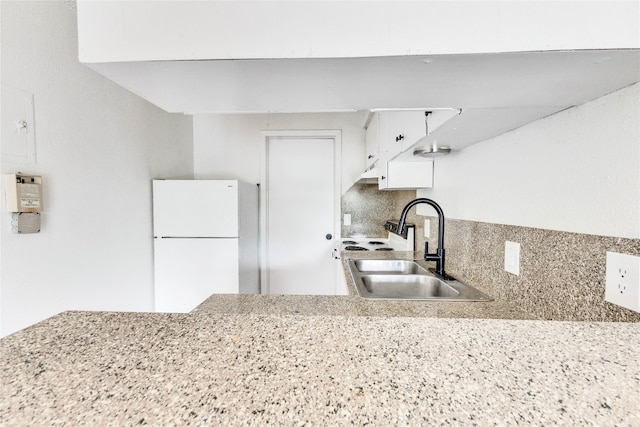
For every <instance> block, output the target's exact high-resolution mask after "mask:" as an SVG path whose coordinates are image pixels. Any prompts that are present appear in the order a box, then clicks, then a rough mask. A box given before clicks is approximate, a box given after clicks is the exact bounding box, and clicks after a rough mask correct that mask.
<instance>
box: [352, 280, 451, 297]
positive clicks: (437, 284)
mask: <svg viewBox="0 0 640 427" xmlns="http://www.w3.org/2000/svg"><path fill="white" fill-rule="evenodd" d="M362 282H363V284H364V287H365V288H366V290H367V291H368V292H369V293H370V294H372V295H375V296H377V297H378V298H407V299H419V298H456V297H457V296H458V295H460V292H458V291H456V290H455V289H453V288H452V287H451V286H449V285H447V284H446V283H445V282H443V281H442V280H440V279H437V278H435V277H432V276H426V275H415V274H411V275H400V276H392V275H382V274H373V275H366V276H362Z"/></svg>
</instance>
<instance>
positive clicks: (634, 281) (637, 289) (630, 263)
mask: <svg viewBox="0 0 640 427" xmlns="http://www.w3.org/2000/svg"><path fill="white" fill-rule="evenodd" d="M604 300H605V301H607V302H610V303H612V304H616V305H619V306H621V307H624V308H628V309H629V310H633V311H637V312H640V257H637V256H633V255H627V254H619V253H616V252H607V272H606V288H605V292H604Z"/></svg>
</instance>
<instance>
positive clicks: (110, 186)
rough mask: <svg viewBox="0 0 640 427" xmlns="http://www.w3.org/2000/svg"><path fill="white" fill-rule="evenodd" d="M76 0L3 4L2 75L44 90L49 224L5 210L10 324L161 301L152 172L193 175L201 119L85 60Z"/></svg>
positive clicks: (41, 107)
mask: <svg viewBox="0 0 640 427" xmlns="http://www.w3.org/2000/svg"><path fill="white" fill-rule="evenodd" d="M70 5H72V3H71V2H48V1H43V2H6V1H3V2H1V8H2V13H1V19H2V57H1V59H2V83H3V84H6V85H10V86H14V87H18V88H21V89H23V90H26V91H28V92H32V93H34V94H35V121H36V124H35V128H36V147H37V163H36V164H30V163H25V164H15V163H13V164H12V163H8V162H6V161H3V162H2V173H3V174H5V173H12V172H16V171H21V172H23V173H30V174H36V175H42V176H43V181H44V201H45V210H44V212H43V214H42V216H43V220H42V232H41V233H39V234H31V235H17V234H12V233H11V232H10V231H8V230H9V214H7V213H5V212H4V202H3V209H2V210H3V213H2V224H0V225H1V227H2V235H1V239H2V240H1V243H2V251H1V252H2V272H1V283H0V285H1V286H0V295H1V298H0V303H1V306H0V308H1V310H0V319H1V325H0V327H1V331H0V332H1V334H2V335H6V334H8V333H11V332H13V331H16V330H18V329H21V328H23V327H25V326H28V325H29V324H32V323H34V322H36V321H39V320H42V319H44V318H46V317H49V316H51V315H54V314H56V313H58V312H60V311H63V310H71V309H82V310H133V311H138V310H140V311H148V310H151V309H152V301H153V299H152V297H153V293H152V292H153V287H152V283H153V282H152V273H153V266H152V238H151V235H152V234H151V233H152V228H151V179H152V178H162V177H191V176H192V173H193V148H192V144H191V142H192V121H191V118H189V117H185V116H182V115H170V114H167V113H165V112H163V111H162V110H160V109H158V108H156V107H154V106H152V105H151V104H149V103H147V102H146V101H144V100H142V99H141V98H138V97H136V96H135V95H133V94H131V93H130V92H128V91H126V90H125V89H123V88H121V87H119V86H117V85H115V84H113V83H112V82H111V81H109V80H107V79H105V78H103V77H102V76H100V75H98V74H96V73H95V72H93V71H91V70H89V69H88V68H86V67H84V66H82V65H80V64H79V63H78V60H77V32H76V17H75V12H74V11H73V10H72V8H71V7H70Z"/></svg>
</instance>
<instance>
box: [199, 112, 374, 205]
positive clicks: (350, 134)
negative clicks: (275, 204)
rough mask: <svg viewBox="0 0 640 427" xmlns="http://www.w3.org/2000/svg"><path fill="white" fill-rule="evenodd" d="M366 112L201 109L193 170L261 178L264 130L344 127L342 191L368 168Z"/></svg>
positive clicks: (215, 175)
mask: <svg viewBox="0 0 640 427" xmlns="http://www.w3.org/2000/svg"><path fill="white" fill-rule="evenodd" d="M363 124H364V116H363V115H362V114H360V113H326V114H238V115H223V114H202V115H196V116H194V118H193V139H194V158H195V160H194V174H195V176H196V178H199V179H220V178H225V179H240V180H243V181H247V182H251V183H254V182H255V183H259V182H260V170H261V167H262V165H261V156H262V152H261V150H262V143H263V137H262V135H261V133H260V132H261V131H265V130H324V129H339V130H342V192H343V193H344V192H345V191H346V190H347V189H348V188H349V187H350V186H351V184H352V183H353V181H354V180H355V179H356V178H357V177H358V176H359V175H360V174H361V173H362V172H363V171H364V130H363V128H362V125H363Z"/></svg>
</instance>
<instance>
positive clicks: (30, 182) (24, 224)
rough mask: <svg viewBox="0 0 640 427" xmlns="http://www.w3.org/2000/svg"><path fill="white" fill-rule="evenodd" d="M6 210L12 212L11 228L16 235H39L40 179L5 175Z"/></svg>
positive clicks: (38, 177) (31, 176)
mask: <svg viewBox="0 0 640 427" xmlns="http://www.w3.org/2000/svg"><path fill="white" fill-rule="evenodd" d="M5 194H6V198H7V210H8V211H9V212H13V217H12V218H11V228H12V229H13V231H14V232H16V233H39V232H40V212H41V211H42V206H43V204H42V177H41V176H34V175H22V174H19V173H17V174H16V173H13V174H9V175H5Z"/></svg>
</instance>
